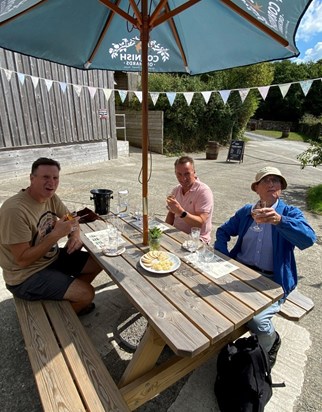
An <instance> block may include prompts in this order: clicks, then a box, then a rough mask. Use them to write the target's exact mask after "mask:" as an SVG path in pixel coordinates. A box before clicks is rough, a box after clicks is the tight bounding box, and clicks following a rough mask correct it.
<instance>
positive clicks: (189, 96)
mask: <svg viewBox="0 0 322 412" xmlns="http://www.w3.org/2000/svg"><path fill="white" fill-rule="evenodd" d="M183 95H184V98H185V99H186V102H187V103H188V106H190V104H191V100H192V98H193V96H194V92H184V93H183Z"/></svg>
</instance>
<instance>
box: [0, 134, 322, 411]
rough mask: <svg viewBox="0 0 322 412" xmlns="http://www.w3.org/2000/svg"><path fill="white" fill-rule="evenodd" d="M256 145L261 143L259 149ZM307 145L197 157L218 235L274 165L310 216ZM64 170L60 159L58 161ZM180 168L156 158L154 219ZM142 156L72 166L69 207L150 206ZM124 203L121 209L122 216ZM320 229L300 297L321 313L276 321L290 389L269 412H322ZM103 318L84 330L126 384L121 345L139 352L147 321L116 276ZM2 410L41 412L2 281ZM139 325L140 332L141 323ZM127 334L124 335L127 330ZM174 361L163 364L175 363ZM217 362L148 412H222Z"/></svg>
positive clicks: (317, 176)
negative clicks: (106, 198) (303, 156)
mask: <svg viewBox="0 0 322 412" xmlns="http://www.w3.org/2000/svg"><path fill="white" fill-rule="evenodd" d="M255 138H256V136H254V135H253V136H252V139H255ZM306 146H307V145H306V144H304V143H299V142H294V143H292V142H286V141H283V140H265V141H260V140H252V141H250V142H248V143H247V145H246V149H245V156H244V162H243V163H238V162H226V157H227V148H222V149H221V151H220V153H219V157H218V159H217V160H216V161H215V160H206V159H205V153H196V154H194V158H195V160H196V168H197V172H198V175H199V177H200V178H201V180H203V181H204V182H206V183H207V184H208V185H209V186H210V187H211V189H212V190H213V192H214V197H215V213H214V218H213V225H214V231H215V229H216V228H217V227H218V226H219V225H220V224H221V223H222V222H223V221H224V220H225V219H227V218H228V217H229V216H230V215H231V214H232V213H233V212H234V211H235V210H236V209H237V208H239V207H240V206H242V205H243V204H244V203H245V202H252V201H254V200H255V199H256V195H254V194H253V193H252V192H251V190H250V183H251V182H252V180H253V178H254V176H255V173H256V171H257V170H258V169H260V168H261V167H262V166H264V165H273V166H277V167H279V168H280V169H281V170H282V172H283V173H284V175H285V176H286V179H287V181H288V183H289V186H288V188H287V190H286V191H285V192H284V199H285V200H286V201H287V202H288V203H292V204H294V205H296V206H299V207H300V208H302V209H303V210H304V211H305V191H306V189H307V188H308V187H310V186H313V185H316V184H320V183H321V182H322V168H321V167H319V168H310V167H309V168H306V169H304V170H301V169H300V167H299V163H298V161H297V160H296V155H297V154H299V153H300V152H302V151H303V150H304V149H305V147H306ZM58 160H59V159H58ZM173 162H174V158H168V157H165V156H162V155H156V154H153V156H152V158H151V169H152V174H151V178H150V183H149V207H150V214H151V213H154V214H155V215H157V216H158V217H161V218H163V217H164V216H165V213H166V209H165V201H164V199H165V195H166V193H167V191H168V189H169V188H170V187H172V186H173V185H174V184H175V183H176V179H175V176H174V173H173ZM140 166H141V156H140V153H139V152H138V151H137V150H136V151H133V152H131V154H130V157H126V158H120V159H118V160H113V161H110V162H107V163H105V164H100V165H92V166H89V167H86V168H80V167H77V166H75V167H73V168H71V167H67V166H64V168H63V170H62V173H61V184H60V188H59V191H58V193H59V195H60V196H61V198H62V199H63V200H64V201H65V202H71V203H74V202H75V201H77V202H78V204H79V206H80V207H81V206H82V205H84V204H87V205H88V206H90V205H91V207H93V202H92V201H91V200H90V190H91V189H95V188H105V189H111V190H113V191H114V194H116V193H117V190H119V189H123V188H127V189H129V191H130V207H131V208H132V209H134V208H135V206H136V204H139V203H140V198H141V185H140V177H141V176H140ZM27 185H28V176H24V177H22V178H21V179H13V180H10V181H8V180H5V179H4V178H3V177H2V179H1V182H0V203H2V201H3V200H4V199H5V198H7V197H8V196H10V195H12V194H14V193H16V191H17V190H19V189H20V188H22V187H26V186H27ZM115 204H116V199H113V200H112V201H111V207H112V209H113V207H114V205H115ZM305 214H306V217H307V219H308V221H309V222H310V224H311V225H312V226H313V227H314V229H315V230H316V233H317V235H318V236H319V242H318V243H317V244H316V245H314V246H313V247H312V248H310V249H308V250H305V251H302V252H301V251H298V250H297V251H296V258H297V262H298V268H299V273H300V284H299V289H300V290H301V291H302V292H303V293H304V294H306V295H307V296H309V297H311V298H312V299H313V300H314V302H315V309H314V310H313V312H311V313H310V314H309V315H307V316H306V317H305V318H304V319H302V320H301V321H300V322H298V323H295V322H289V321H286V320H284V319H282V318H277V319H276V327H277V329H278V331H279V332H280V333H281V336H282V340H283V343H282V347H281V351H280V356H279V358H278V361H277V364H276V366H275V368H274V373H273V379H274V381H275V382H281V381H285V382H286V388H278V389H275V390H274V396H273V398H272V400H271V402H270V403H269V405H268V406H267V408H266V410H267V411H268V412H270V411H272V412H273V411H274V412H282V411H286V412H291V411H296V412H302V411H310V412H313V411H314V412H318V411H319V412H320V411H321V410H322V390H321V389H322V388H321V382H322V364H321V352H322V344H321V341H322V326H321V314H322V304H321V298H320V296H321V287H322V280H321V274H322V253H321V249H322V216H318V215H315V214H312V213H309V212H307V211H305ZM95 301H96V304H97V310H96V311H95V312H94V313H92V314H90V315H89V316H87V317H84V318H83V320H82V322H83V324H84V326H85V328H86V329H87V330H88V332H89V333H90V335H91V337H92V338H93V341H94V344H95V345H96V347H97V349H98V351H99V352H100V354H101V356H102V357H103V359H104V361H105V362H106V364H107V365H108V367H109V369H110V371H111V373H112V374H113V377H114V378H115V379H117V378H119V377H120V376H121V374H122V371H123V370H124V368H125V367H126V364H127V362H128V360H129V359H130V358H131V356H132V353H131V351H130V350H128V349H125V348H124V347H123V346H122V342H121V340H120V335H121V336H123V337H125V338H126V339H131V342H132V343H133V344H135V343H136V341H138V340H139V338H140V336H141V334H142V332H143V331H144V327H145V321H144V319H142V318H140V317H138V319H136V318H135V315H136V311H135V309H134V308H133V307H132V306H131V305H130V304H129V303H128V302H127V301H126V299H125V298H124V297H123V296H122V295H121V293H120V292H119V290H118V289H117V287H115V286H114V285H113V283H112V282H111V281H110V279H109V278H108V277H107V276H106V274H104V273H101V274H100V275H99V277H98V279H97V281H96V298H95ZM0 313H1V324H0V329H1V330H0V364H1V372H0V405H1V411H4V412H22V411H28V412H39V411H41V406H40V403H39V398H38V395H37V391H36V389H35V385H34V381H33V377H32V372H31V369H30V365H29V361H28V358H27V355H26V352H25V350H24V343H23V339H22V337H21V333H20V329H19V324H18V322H17V319H16V314H15V310H14V305H13V301H12V299H11V295H10V293H9V292H8V291H7V290H6V289H5V287H4V285H3V281H2V278H1V280H0ZM131 322H132V323H131ZM127 326H128V328H127V329H126V331H125V332H121V331H122V330H123V329H124V328H126V327H127ZM168 355H169V354H168V353H167V352H166V353H164V354H163V356H168ZM214 378H215V359H213V360H212V361H211V362H209V363H207V364H206V365H205V366H203V367H201V368H200V369H198V370H197V371H195V372H194V373H192V374H191V375H190V376H189V377H188V378H186V379H183V380H182V381H181V382H179V383H178V384H176V385H174V386H173V387H171V388H170V389H168V390H167V391H165V392H164V393H162V394H161V395H159V396H158V397H156V398H155V399H154V400H152V401H151V402H149V403H147V404H146V405H144V406H142V407H141V408H139V409H138V411H139V412H152V411H158V412H189V411H191V412H192V411H193V412H195V411H196V412H197V411H198V412H210V411H217V410H218V409H217V407H216V402H215V399H214V396H213V391H212V387H213V381H214Z"/></svg>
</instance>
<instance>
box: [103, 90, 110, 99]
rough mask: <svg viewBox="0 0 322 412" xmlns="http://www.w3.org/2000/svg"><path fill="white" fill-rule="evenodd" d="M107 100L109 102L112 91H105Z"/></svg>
mask: <svg viewBox="0 0 322 412" xmlns="http://www.w3.org/2000/svg"><path fill="white" fill-rule="evenodd" d="M103 92H104V95H105V99H106V101H109V99H110V97H111V94H112V89H103Z"/></svg>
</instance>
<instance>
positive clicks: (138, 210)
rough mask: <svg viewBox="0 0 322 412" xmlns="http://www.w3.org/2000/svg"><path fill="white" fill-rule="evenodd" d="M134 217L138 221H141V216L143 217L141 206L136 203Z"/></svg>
mask: <svg viewBox="0 0 322 412" xmlns="http://www.w3.org/2000/svg"><path fill="white" fill-rule="evenodd" d="M134 217H135V219H136V220H137V221H138V223H141V221H142V217H143V213H142V207H141V206H139V205H137V206H136V207H135V211H134Z"/></svg>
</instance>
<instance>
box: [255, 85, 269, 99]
mask: <svg viewBox="0 0 322 412" xmlns="http://www.w3.org/2000/svg"><path fill="white" fill-rule="evenodd" d="M269 88H270V86H261V87H258V91H259V93H260V94H261V96H262V98H263V100H265V99H266V97H267V93H268V91H269Z"/></svg>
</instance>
